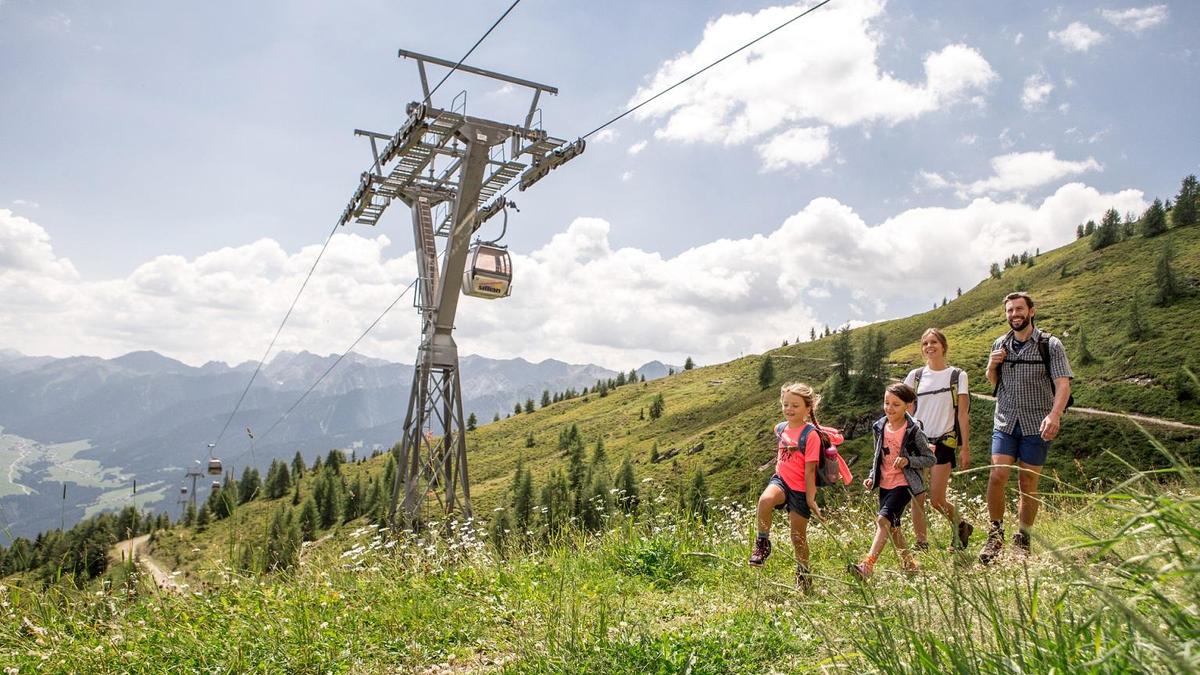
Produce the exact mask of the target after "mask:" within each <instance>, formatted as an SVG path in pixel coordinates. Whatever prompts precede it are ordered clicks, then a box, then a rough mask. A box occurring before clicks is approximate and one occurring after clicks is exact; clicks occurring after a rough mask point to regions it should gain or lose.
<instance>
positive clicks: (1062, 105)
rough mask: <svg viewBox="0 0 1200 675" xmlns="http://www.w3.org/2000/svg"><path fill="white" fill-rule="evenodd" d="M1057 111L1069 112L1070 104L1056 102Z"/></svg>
mask: <svg viewBox="0 0 1200 675" xmlns="http://www.w3.org/2000/svg"><path fill="white" fill-rule="evenodd" d="M1058 112H1060V113H1062V114H1064V115H1066V114H1067V113H1069V112H1071V104H1070V103H1059V104H1058Z"/></svg>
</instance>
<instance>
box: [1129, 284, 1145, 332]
mask: <svg viewBox="0 0 1200 675" xmlns="http://www.w3.org/2000/svg"><path fill="white" fill-rule="evenodd" d="M1148 334H1149V328H1148V327H1147V326H1146V322H1145V319H1143V318H1142V308H1141V302H1139V301H1138V293H1137V292H1136V291H1135V292H1134V294H1133V297H1132V298H1131V299H1130V301H1129V339H1130V340H1133V341H1134V342H1140V341H1141V340H1144V339H1145V338H1146V337H1148Z"/></svg>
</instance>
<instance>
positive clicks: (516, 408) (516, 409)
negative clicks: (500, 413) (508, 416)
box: [512, 403, 521, 415]
mask: <svg viewBox="0 0 1200 675" xmlns="http://www.w3.org/2000/svg"><path fill="white" fill-rule="evenodd" d="M512 414H514V415H520V414H521V404H520V403H518V404H516V405H514V406H513V411H512Z"/></svg>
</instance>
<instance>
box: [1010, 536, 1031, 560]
mask: <svg viewBox="0 0 1200 675" xmlns="http://www.w3.org/2000/svg"><path fill="white" fill-rule="evenodd" d="M1013 548H1015V549H1017V550H1018V551H1020V552H1021V553H1024V554H1025V555H1029V533H1028V532H1018V533H1016V535H1014V536H1013Z"/></svg>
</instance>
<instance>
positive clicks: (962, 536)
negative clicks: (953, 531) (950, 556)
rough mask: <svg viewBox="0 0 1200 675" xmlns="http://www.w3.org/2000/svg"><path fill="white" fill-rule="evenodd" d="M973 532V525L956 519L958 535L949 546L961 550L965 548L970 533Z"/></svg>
mask: <svg viewBox="0 0 1200 675" xmlns="http://www.w3.org/2000/svg"><path fill="white" fill-rule="evenodd" d="M974 532H975V526H974V525H972V524H970V523H968V522H967V521H965V520H960V521H958V536H957V537H955V539H954V544H953V545H952V547H951V548H954V549H957V550H959V551H962V550H964V549H966V548H967V542H968V541H970V539H971V534H972V533H974Z"/></svg>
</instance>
